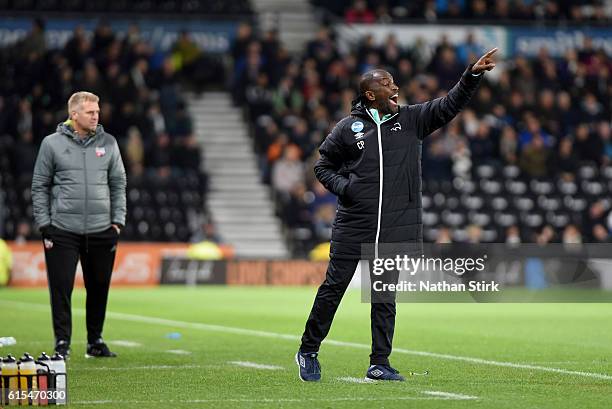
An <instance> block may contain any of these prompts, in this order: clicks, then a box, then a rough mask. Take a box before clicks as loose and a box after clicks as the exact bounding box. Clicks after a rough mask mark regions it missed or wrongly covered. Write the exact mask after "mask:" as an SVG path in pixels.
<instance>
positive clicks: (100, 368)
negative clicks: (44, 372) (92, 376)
mask: <svg viewBox="0 0 612 409" xmlns="http://www.w3.org/2000/svg"><path fill="white" fill-rule="evenodd" d="M221 367H222V366H221V365H143V366H92V367H80V368H71V369H70V371H72V372H75V371H140V370H151V369H196V368H221Z"/></svg>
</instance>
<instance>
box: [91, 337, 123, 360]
mask: <svg viewBox="0 0 612 409" xmlns="http://www.w3.org/2000/svg"><path fill="white" fill-rule="evenodd" d="M116 356H117V354H116V353H114V352H111V350H110V349H108V346H106V344H105V343H104V341H102V338H100V339H99V340H97V341H96V342H94V343H93V344H87V353H86V354H85V358H114V357H116Z"/></svg>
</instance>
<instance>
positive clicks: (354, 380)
mask: <svg viewBox="0 0 612 409" xmlns="http://www.w3.org/2000/svg"><path fill="white" fill-rule="evenodd" d="M336 379H337V380H339V381H342V382H350V383H376V381H375V380H374V379H368V378H366V377H363V378H355V377H353V376H341V377H339V378H336Z"/></svg>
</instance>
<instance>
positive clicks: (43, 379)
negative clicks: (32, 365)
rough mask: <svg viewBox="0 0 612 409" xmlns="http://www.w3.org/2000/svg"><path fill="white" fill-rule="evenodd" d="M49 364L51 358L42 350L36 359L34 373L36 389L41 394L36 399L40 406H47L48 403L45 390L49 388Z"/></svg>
mask: <svg viewBox="0 0 612 409" xmlns="http://www.w3.org/2000/svg"><path fill="white" fill-rule="evenodd" d="M50 365H51V358H50V357H49V355H47V354H45V353H44V352H43V353H42V354H40V356H39V357H38V359H37V360H36V374H37V375H38V376H37V377H38V390H39V391H40V392H41V396H40V398H39V399H38V404H39V405H40V406H47V405H48V404H49V398H48V394H47V390H48V389H49V366H50Z"/></svg>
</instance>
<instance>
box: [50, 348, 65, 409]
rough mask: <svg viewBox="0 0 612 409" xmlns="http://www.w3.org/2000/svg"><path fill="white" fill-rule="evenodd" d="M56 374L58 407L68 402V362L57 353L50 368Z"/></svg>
mask: <svg viewBox="0 0 612 409" xmlns="http://www.w3.org/2000/svg"><path fill="white" fill-rule="evenodd" d="M49 367H50V368H51V370H52V371H54V372H55V391H56V395H57V399H56V400H55V404H56V405H65V404H66V402H67V395H66V394H67V393H68V392H67V391H66V361H64V357H63V356H61V355H60V354H58V353H57V352H56V353H55V354H53V356H52V357H51V365H50V366H49Z"/></svg>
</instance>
